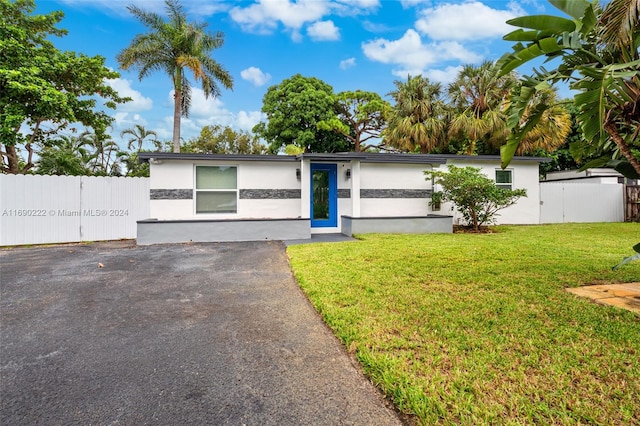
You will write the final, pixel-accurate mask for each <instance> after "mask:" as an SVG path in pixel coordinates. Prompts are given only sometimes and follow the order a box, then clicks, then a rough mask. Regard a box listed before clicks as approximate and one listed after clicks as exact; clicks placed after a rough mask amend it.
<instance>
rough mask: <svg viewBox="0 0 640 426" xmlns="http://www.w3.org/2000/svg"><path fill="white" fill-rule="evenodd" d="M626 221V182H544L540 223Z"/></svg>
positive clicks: (541, 189)
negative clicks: (624, 183)
mask: <svg viewBox="0 0 640 426" xmlns="http://www.w3.org/2000/svg"><path fill="white" fill-rule="evenodd" d="M566 222H624V185H622V184H601V183H573V182H557V183H556V182H544V183H541V184H540V223H566Z"/></svg>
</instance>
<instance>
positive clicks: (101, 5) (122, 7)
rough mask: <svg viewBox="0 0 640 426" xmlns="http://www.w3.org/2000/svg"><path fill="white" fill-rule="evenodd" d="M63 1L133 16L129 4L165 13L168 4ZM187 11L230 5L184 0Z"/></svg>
mask: <svg viewBox="0 0 640 426" xmlns="http://www.w3.org/2000/svg"><path fill="white" fill-rule="evenodd" d="M60 1H61V2H62V3H64V4H67V5H70V6H76V7H91V8H95V9H103V10H108V11H110V12H111V13H113V14H116V15H122V16H128V17H131V14H130V13H129V11H128V10H127V6H129V5H132V4H133V5H135V6H138V7H139V8H141V9H143V10H145V11H148V12H154V13H159V14H161V15H164V14H165V10H166V5H165V2H164V1H163V0H60ZM181 3H182V4H183V5H184V7H185V11H186V12H187V14H189V15H194V16H200V17H202V16H211V15H214V14H216V13H218V12H223V11H226V10H228V9H229V5H228V4H225V3H224V2H223V1H221V0H214V1H210V2H208V4H202V2H201V1H200V0H183V1H182V2H181Z"/></svg>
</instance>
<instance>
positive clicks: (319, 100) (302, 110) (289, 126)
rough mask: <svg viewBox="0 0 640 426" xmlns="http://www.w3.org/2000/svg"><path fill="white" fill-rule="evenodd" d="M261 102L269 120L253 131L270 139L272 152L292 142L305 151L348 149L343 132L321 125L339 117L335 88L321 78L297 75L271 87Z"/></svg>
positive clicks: (276, 151)
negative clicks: (324, 127) (319, 126)
mask: <svg viewBox="0 0 640 426" xmlns="http://www.w3.org/2000/svg"><path fill="white" fill-rule="evenodd" d="M262 102H263V105H262V112H264V113H265V114H266V115H267V122H266V123H265V122H260V123H258V124H257V125H256V126H254V128H253V132H254V133H255V134H256V135H257V136H258V137H261V138H263V139H264V140H265V141H267V143H268V144H269V151H270V152H271V153H273V154H275V153H278V152H279V151H280V150H281V149H282V148H283V147H285V146H286V145H290V144H293V145H296V146H298V147H300V148H303V149H304V150H305V151H306V152H338V151H347V150H349V145H350V144H349V141H348V140H347V139H346V138H345V137H344V135H342V134H340V133H338V132H334V131H333V130H326V129H322V128H318V124H319V123H320V122H323V121H324V122H330V121H332V120H333V119H335V118H336V116H337V111H336V108H335V96H334V93H333V88H332V87H331V86H330V85H329V84H327V83H325V82H323V81H322V80H319V79H317V78H315V77H304V76H302V75H300V74H296V75H294V76H292V77H291V78H288V79H285V80H283V81H282V82H281V83H280V84H276V85H273V86H271V87H269V89H267V93H265V95H264V97H263V99H262ZM321 127H322V126H321Z"/></svg>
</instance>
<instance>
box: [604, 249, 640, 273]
mask: <svg viewBox="0 0 640 426" xmlns="http://www.w3.org/2000/svg"><path fill="white" fill-rule="evenodd" d="M637 246H638V244H636V245H635V246H634V248H635V247H637ZM634 260H640V253H636V254H634V255H633V256H629V257H625V258H624V259H622V261H621V262H620V263H618V264H617V265H616V266H614V267H613V268H611V269H613V270H614V271H617V270H618V269H620V267H621V266H623V265H626V264H627V263H629V262H632V261H634Z"/></svg>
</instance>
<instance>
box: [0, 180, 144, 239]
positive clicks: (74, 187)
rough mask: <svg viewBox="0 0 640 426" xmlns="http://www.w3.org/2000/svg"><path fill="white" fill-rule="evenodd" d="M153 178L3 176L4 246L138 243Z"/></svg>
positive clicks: (0, 227)
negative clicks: (139, 226)
mask: <svg viewBox="0 0 640 426" xmlns="http://www.w3.org/2000/svg"><path fill="white" fill-rule="evenodd" d="M147 218H149V178H129V177H126V178H125V177H98V176H33V175H0V245H1V246H8V245H21V244H49V243H67V242H80V241H102V240H118V239H131V238H136V221H138V220H141V219H147Z"/></svg>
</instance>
